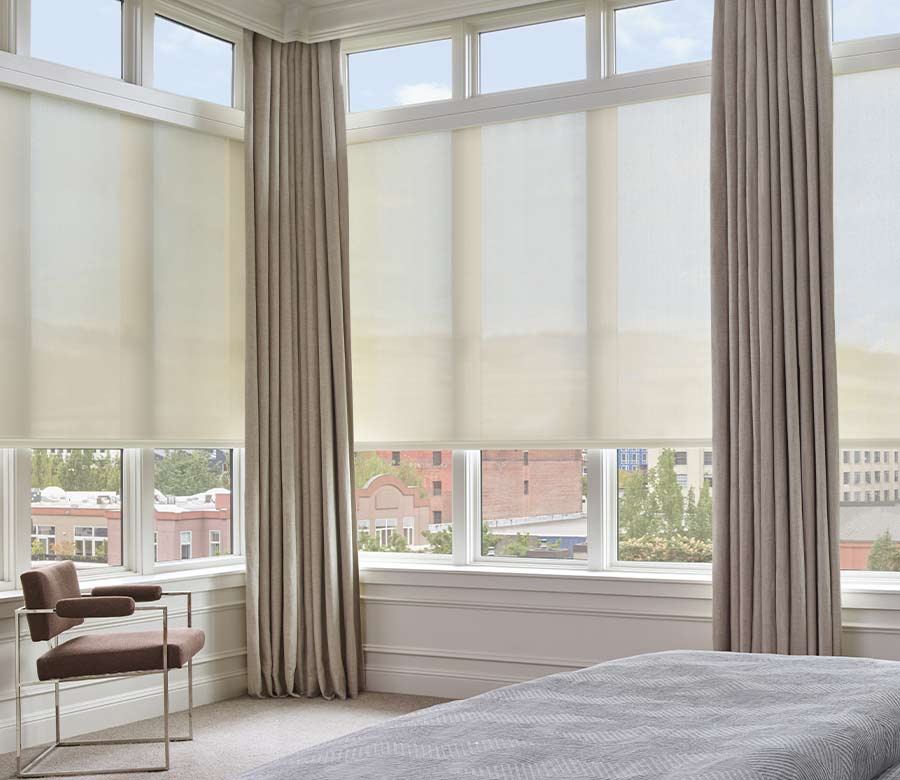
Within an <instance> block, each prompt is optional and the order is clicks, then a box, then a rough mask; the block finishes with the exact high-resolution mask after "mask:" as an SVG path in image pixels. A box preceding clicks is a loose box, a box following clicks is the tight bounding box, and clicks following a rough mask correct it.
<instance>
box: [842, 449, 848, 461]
mask: <svg viewBox="0 0 900 780" xmlns="http://www.w3.org/2000/svg"><path fill="white" fill-rule="evenodd" d="M841 454H842V456H843V459H844V463H849V462H850V450H844V451H843V452H842V453H841Z"/></svg>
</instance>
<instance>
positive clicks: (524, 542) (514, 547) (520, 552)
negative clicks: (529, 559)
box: [502, 533, 534, 558]
mask: <svg viewBox="0 0 900 780" xmlns="http://www.w3.org/2000/svg"><path fill="white" fill-rule="evenodd" d="M533 547H534V545H533V544H532V543H531V537H530V536H529V535H528V534H526V533H517V534H516V536H515V538H514V539H510V540H509V541H508V542H506V544H504V545H503V548H502V550H503V552H502V554H503V555H505V556H507V557H510V558H524V557H525V556H526V555H528V551H529V550H530V549H532V548H533Z"/></svg>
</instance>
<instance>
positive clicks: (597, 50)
mask: <svg viewBox="0 0 900 780" xmlns="http://www.w3.org/2000/svg"><path fill="white" fill-rule="evenodd" d="M584 11H585V25H584V28H585V35H586V36H587V40H586V41H585V52H586V53H587V78H588V81H598V80H599V79H601V78H603V77H604V76H605V75H607V72H606V67H605V60H604V57H605V53H606V47H607V45H608V40H607V38H606V37H605V35H606V32H605V31H606V20H607V17H606V13H605V3H604V2H603V0H587V2H586V3H585V9H584Z"/></svg>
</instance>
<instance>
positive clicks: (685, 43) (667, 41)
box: [661, 35, 700, 62]
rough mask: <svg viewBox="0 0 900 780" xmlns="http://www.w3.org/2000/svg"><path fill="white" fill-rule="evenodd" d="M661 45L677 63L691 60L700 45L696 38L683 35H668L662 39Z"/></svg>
mask: <svg viewBox="0 0 900 780" xmlns="http://www.w3.org/2000/svg"><path fill="white" fill-rule="evenodd" d="M661 44H662V47H663V48H664V49H665V50H666V51H668V52H670V53H671V54H672V56H673V58H674V59H676V60H677V61H679V62H684V61H685V60H689V59H691V57H693V56H694V53H695V52H697V51H698V50H699V49H700V43H699V41H698V40H697V39H696V38H688V37H687V36H684V35H668V36H666V37H665V38H663V39H662V41H661Z"/></svg>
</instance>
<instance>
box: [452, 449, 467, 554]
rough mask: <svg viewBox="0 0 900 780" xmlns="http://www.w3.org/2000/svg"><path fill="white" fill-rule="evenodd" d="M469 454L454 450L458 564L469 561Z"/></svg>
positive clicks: (455, 531) (454, 535)
mask: <svg viewBox="0 0 900 780" xmlns="http://www.w3.org/2000/svg"><path fill="white" fill-rule="evenodd" d="M469 456H470V453H469V452H468V451H466V450H453V554H452V560H453V563H454V564H455V565H457V566H465V565H466V564H467V563H469V537H470V535H471V528H472V518H471V517H470V515H471V491H472V486H471V485H470V484H469V482H470V480H469V472H470V467H469Z"/></svg>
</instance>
